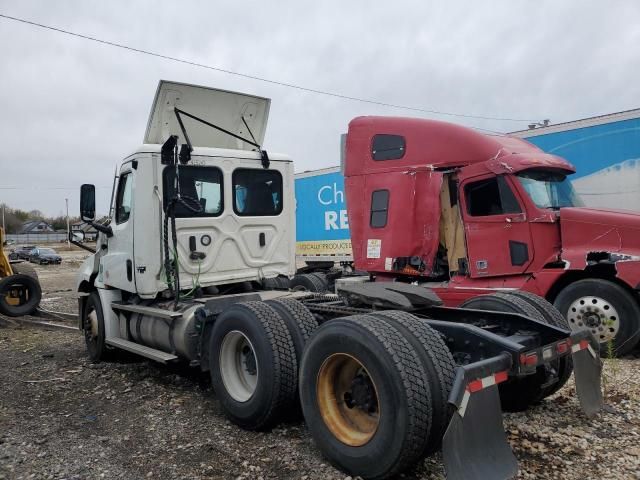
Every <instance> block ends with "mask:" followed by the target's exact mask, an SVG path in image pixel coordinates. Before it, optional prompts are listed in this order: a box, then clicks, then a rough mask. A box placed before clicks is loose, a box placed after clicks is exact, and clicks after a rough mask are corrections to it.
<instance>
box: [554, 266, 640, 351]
mask: <svg viewBox="0 0 640 480" xmlns="http://www.w3.org/2000/svg"><path fill="white" fill-rule="evenodd" d="M553 304H554V305H555V306H556V308H557V309H558V310H560V313H561V314H562V315H564V316H565V317H566V318H567V320H568V321H569V326H570V327H571V329H572V330H575V329H580V328H585V327H586V328H589V329H590V330H591V332H592V333H593V334H594V335H595V337H596V338H597V339H598V340H599V341H600V354H601V356H603V357H607V356H611V354H613V355H614V356H619V357H620V356H624V355H626V354H628V353H630V352H631V351H632V350H633V349H634V347H635V346H636V345H637V343H638V341H639V340H640V306H638V299H637V298H634V296H633V295H632V294H631V293H629V292H628V291H627V290H626V289H625V288H623V287H621V286H620V285H618V284H616V283H614V282H611V281H609V280H604V279H601V278H586V279H584V280H578V281H577V282H574V283H571V284H569V285H568V286H566V287H565V288H564V289H562V290H561V291H560V293H559V294H558V296H557V297H556V299H555V301H554V302H553Z"/></svg>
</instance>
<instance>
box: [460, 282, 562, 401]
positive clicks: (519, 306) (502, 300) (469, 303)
mask: <svg viewBox="0 0 640 480" xmlns="http://www.w3.org/2000/svg"><path fill="white" fill-rule="evenodd" d="M460 307H461V308H474V309H477V310H490V311H494V312H508V313H519V314H521V315H525V316H527V317H531V318H533V319H534V320H538V321H539V322H544V323H546V321H545V318H544V316H543V315H542V314H541V313H540V312H539V311H538V310H537V309H536V308H535V307H533V306H532V305H531V304H530V303H528V302H526V301H525V300H523V299H522V298H517V297H515V296H514V295H509V294H506V293H492V294H490V295H480V296H478V297H473V298H470V299H469V300H466V301H465V302H463V303H462V305H460ZM548 375H549V373H548V372H547V369H546V367H545V366H544V365H542V366H540V367H538V368H537V369H536V372H535V373H534V374H531V375H527V376H524V377H520V378H510V379H509V380H507V381H506V382H503V383H501V384H499V385H498V390H499V392H500V404H501V406H502V410H504V411H506V412H521V411H523V410H526V409H527V408H529V406H531V405H532V404H534V403H537V402H539V401H540V400H542V398H544V391H545V386H544V385H545V384H546V383H547V380H548Z"/></svg>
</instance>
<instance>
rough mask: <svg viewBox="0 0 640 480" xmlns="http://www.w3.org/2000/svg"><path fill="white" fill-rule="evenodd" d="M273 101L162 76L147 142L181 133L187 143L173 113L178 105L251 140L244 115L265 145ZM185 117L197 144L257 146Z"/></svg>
mask: <svg viewBox="0 0 640 480" xmlns="http://www.w3.org/2000/svg"><path fill="white" fill-rule="evenodd" d="M270 105H271V100H270V99H268V98H262V97H256V96H253V95H246V94H244V93H236V92H229V91H226V90H218V89H215V88H207V87H199V86H197V85H188V84H186V83H177V82H168V81H166V80H161V81H160V83H159V84H158V90H157V91H156V96H155V99H154V100H153V105H152V107H151V113H150V114H149V122H148V124H147V131H146V133H145V135H144V143H154V144H162V143H164V142H165V141H166V140H167V138H169V136H170V135H178V137H179V140H178V143H180V144H181V143H186V141H185V139H184V137H183V135H182V131H181V129H180V125H179V124H178V120H177V118H176V115H175V113H174V108H176V107H177V108H178V109H180V110H183V111H185V112H187V113H190V114H192V115H195V116H196V117H199V118H201V119H203V120H206V121H207V122H209V123H212V124H214V125H217V126H219V127H221V128H224V129H225V130H228V131H230V132H232V133H235V134H236V135H239V136H241V137H244V138H247V139H249V140H251V135H250V133H249V132H248V131H247V128H246V127H245V125H244V122H243V121H242V117H244V119H245V120H246V122H247V124H248V125H249V128H250V129H251V132H252V133H253V135H254V137H255V139H256V143H258V144H260V145H262V143H263V140H264V135H265V130H266V129H267V120H268V118H269V107H270ZM182 121H183V123H184V126H185V128H186V130H187V135H189V139H190V140H191V143H192V144H193V146H194V147H217V148H230V149H234V150H254V149H255V147H254V146H253V145H250V144H248V143H245V142H243V141H241V140H237V139H235V138H233V137H231V136H229V135H226V134H224V133H222V132H220V131H218V130H215V129H213V128H211V127H208V126H206V125H203V124H202V123H200V122H197V121H195V120H193V119H191V118H188V117H185V116H182Z"/></svg>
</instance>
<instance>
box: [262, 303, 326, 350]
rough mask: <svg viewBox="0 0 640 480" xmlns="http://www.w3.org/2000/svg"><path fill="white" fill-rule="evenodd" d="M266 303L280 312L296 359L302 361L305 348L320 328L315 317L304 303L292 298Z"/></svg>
mask: <svg viewBox="0 0 640 480" xmlns="http://www.w3.org/2000/svg"><path fill="white" fill-rule="evenodd" d="M264 303H266V304H267V305H269V306H270V307H271V308H273V309H274V310H275V311H276V312H278V315H280V318H282V320H284V322H285V324H286V325H287V329H288V330H289V334H290V335H291V339H292V340H293V347H294V348H295V351H296V359H298V360H300V359H301V358H302V352H304V346H305V345H306V343H307V341H308V340H309V338H311V335H312V334H313V332H314V331H315V330H316V328H318V322H317V321H316V319H315V317H314V316H313V314H312V313H311V312H310V311H309V309H308V308H307V307H305V306H304V305H303V304H302V303H300V302H298V301H297V300H293V299H291V298H278V299H275V300H267V301H266V302H264Z"/></svg>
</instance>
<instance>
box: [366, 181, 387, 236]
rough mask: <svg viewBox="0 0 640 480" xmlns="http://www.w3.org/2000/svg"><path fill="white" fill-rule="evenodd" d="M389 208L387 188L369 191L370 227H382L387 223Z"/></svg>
mask: <svg viewBox="0 0 640 480" xmlns="http://www.w3.org/2000/svg"><path fill="white" fill-rule="evenodd" d="M388 210H389V190H376V191H374V192H372V193H371V217H370V221H369V225H371V228H382V227H385V226H386V225H387V212H388Z"/></svg>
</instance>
